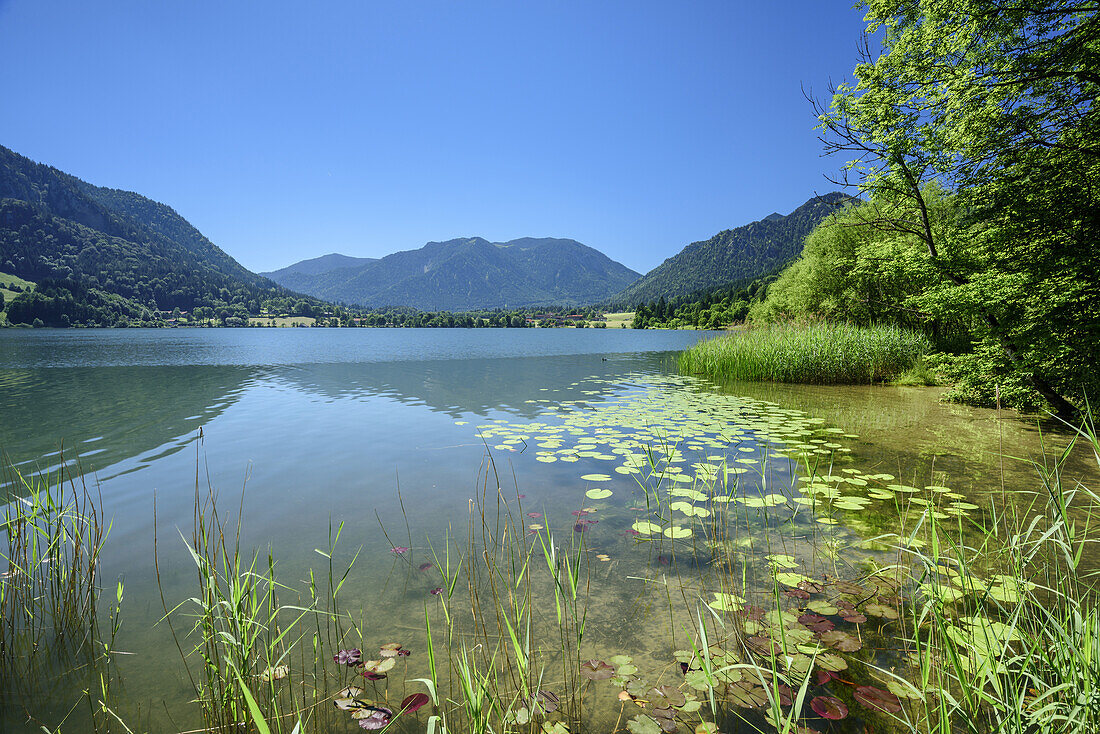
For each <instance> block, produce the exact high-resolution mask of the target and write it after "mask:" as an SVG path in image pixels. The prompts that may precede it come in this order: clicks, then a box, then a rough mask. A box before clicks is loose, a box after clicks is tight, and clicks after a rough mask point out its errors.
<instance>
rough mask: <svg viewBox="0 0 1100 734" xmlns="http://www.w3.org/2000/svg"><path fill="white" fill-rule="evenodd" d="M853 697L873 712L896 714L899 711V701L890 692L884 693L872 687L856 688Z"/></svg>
mask: <svg viewBox="0 0 1100 734" xmlns="http://www.w3.org/2000/svg"><path fill="white" fill-rule="evenodd" d="M852 695H853V697H854V698H855V699H856V701H857V702H859V703H860V704H861V705H863V706H866V707H867V708H869V709H874V710H875V711H884V712H886V713H888V714H896V713H898V712H899V711H901V701H899V700H898V697H897V696H895V695H894V694H893V693H890V691H884V690H882V689H881V688H875V687H874V686H857V687H856V690H855V693H853V694H852Z"/></svg>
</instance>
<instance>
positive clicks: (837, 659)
mask: <svg viewBox="0 0 1100 734" xmlns="http://www.w3.org/2000/svg"><path fill="white" fill-rule="evenodd" d="M815 663H816V664H817V667H819V668H821V669H822V670H827V671H830V672H836V671H838V670H846V669H847V668H848V661H847V660H845V659H844V658H842V657H841V656H840V655H837V654H836V653H832V652H823V653H820V654H819V655H818V656H817V658H816V660H815Z"/></svg>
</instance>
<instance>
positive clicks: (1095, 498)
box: [909, 416, 1100, 734]
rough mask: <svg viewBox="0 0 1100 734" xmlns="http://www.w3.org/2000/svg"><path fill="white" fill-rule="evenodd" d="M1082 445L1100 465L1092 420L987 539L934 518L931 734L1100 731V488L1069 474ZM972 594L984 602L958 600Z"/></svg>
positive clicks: (918, 624) (926, 587) (926, 725)
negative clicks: (1099, 562) (1099, 527)
mask: <svg viewBox="0 0 1100 734" xmlns="http://www.w3.org/2000/svg"><path fill="white" fill-rule="evenodd" d="M1077 442H1081V443H1084V444H1085V448H1086V449H1087V450H1089V451H1091V453H1092V454H1093V456H1094V457H1095V459H1096V463H1097V467H1098V468H1100V439H1098V437H1097V434H1096V428H1095V424H1094V423H1093V422H1092V419H1091V416H1090V417H1089V418H1087V419H1086V420H1085V421H1084V422H1083V424H1082V425H1081V426H1080V427H1078V428H1077V429H1076V438H1075V441H1074V442H1073V443H1071V444H1070V446H1069V447H1067V448H1066V449H1065V450H1064V451H1063V452H1062V453H1061V454H1060V455H1059V456H1058V457H1056V458H1055V460H1054V461H1053V462H1052V463H1051V464H1050V465H1049V466H1045V465H1036V468H1037V470H1038V473H1039V484H1040V489H1039V491H1038V492H1036V493H1035V495H1033V496H1032V497H1031V498H1026V497H1024V498H1021V497H1019V496H1014V497H1005V498H1002V501H1003V506H1001V507H999V508H995V509H997V511H996V512H995V514H994V515H993V518H992V520H991V521H990V522H989V523H987V524H984V525H981V526H979V527H978V528H977V530H978V531H979V532H978V535H977V538H978V539H977V541H976V542H975V541H974V540H968V539H969V538H971V537H972V535H962V534H960V533H957V532H951V531H950V529H949V528H944V527H942V526H940V525H938V524H937V522H936V519H935V518H934V517H931V516H928V517H926V518H925V520H926V523H927V526H928V527H927V536H926V537H927V538H928V541H929V543H928V545H927V546H926V548H925V551H924V552H921V553H915V554H914V559H913V560H914V561H915V564H914V567H915V568H918V569H924V570H923V572H922V573H919V574H917V575H915V577H914V581H916V582H918V583H919V584H920V588H921V589H922V590H923V592H924V601H923V602H922V603H920V604H917V605H914V606H913V607H912V615H913V619H912V622H913V624H912V628H913V629H914V630H917V632H916V633H915V634H914V635H913V636H912V638H911V639H910V640H909V648H910V651H911V652H912V656H913V660H914V661H915V670H914V674H915V676H917V678H918V679H919V680H923V681H925V682H926V683H927V684H928V685H929V686H930V687H931V688H932V689H933V690H935V691H937V692H938V693H939V695H938V696H937V697H936V698H935V699H930V700H929V703H928V704H927V705H926V706H925V707H924V709H923V710H922V711H921V714H922V721H921V722H920V727H919V730H921V731H936V732H941V731H942V732H947V731H968V732H975V733H981V732H1002V731H1003V732H1020V733H1021V734H1022V733H1024V732H1027V733H1028V734H1033V733H1034V734H1038V733H1040V732H1043V733H1045V732H1052V733H1053V732H1058V733H1060V734H1061V733H1064V734H1070V733H1076V732H1095V731H1100V591H1098V589H1097V584H1096V582H1095V578H1096V576H1097V574H1098V572H1097V571H1096V570H1088V569H1095V567H1096V559H1097V550H1100V549H1097V548H1096V544H1097V543H1098V542H1100V537H1097V535H1096V531H1095V527H1096V523H1097V521H1098V519H1100V495H1098V494H1097V493H1096V492H1095V491H1093V490H1091V489H1089V488H1088V487H1085V486H1084V485H1082V484H1080V483H1070V482H1069V481H1068V480H1067V479H1066V478H1065V477H1064V475H1063V467H1064V465H1065V461H1066V459H1067V457H1068V456H1069V453H1070V451H1071V450H1072V449H1073V448H1074V443H1077ZM1021 499H1023V500H1024V501H1023V502H1021ZM944 571H948V572H949V573H944ZM991 575H992V576H993V578H996V579H998V581H999V583H998V584H993V583H990V582H989V579H990V576H991ZM960 591H970V592H974V591H977V592H978V593H977V598H976V599H975V598H974V595H973V594H971V595H969V596H967V597H965V598H963V599H960V600H956V599H955V597H956V596H957V595H958V594H959V593H960Z"/></svg>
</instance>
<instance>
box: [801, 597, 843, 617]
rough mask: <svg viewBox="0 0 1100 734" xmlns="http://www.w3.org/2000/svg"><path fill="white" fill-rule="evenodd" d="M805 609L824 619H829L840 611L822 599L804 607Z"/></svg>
mask: <svg viewBox="0 0 1100 734" xmlns="http://www.w3.org/2000/svg"><path fill="white" fill-rule="evenodd" d="M806 608H807V609H809V610H810V611H811V612H816V613H818V614H822V615H824V616H826V617H831V616H833V615H834V614H836V613H837V612H838V611H840V610H839V609H837V607H836V605H835V604H833V603H832V602H828V601H825V600H824V599H818V600H816V601H812V602H810V603H809V604H807V605H806Z"/></svg>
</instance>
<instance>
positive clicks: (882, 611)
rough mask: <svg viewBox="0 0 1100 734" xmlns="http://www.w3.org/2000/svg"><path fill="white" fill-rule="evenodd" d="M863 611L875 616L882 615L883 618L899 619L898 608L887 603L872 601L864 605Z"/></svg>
mask: <svg viewBox="0 0 1100 734" xmlns="http://www.w3.org/2000/svg"><path fill="white" fill-rule="evenodd" d="M863 611H864V613H866V614H870V615H871V616H874V617H882V618H883V619H897V618H898V610H897V609H894V608H893V607H891V606H887V605H885V604H878V603H875V602H871V603H869V604H865V605H864V606H863Z"/></svg>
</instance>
